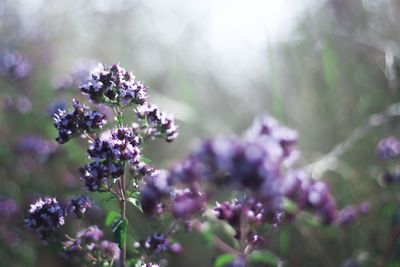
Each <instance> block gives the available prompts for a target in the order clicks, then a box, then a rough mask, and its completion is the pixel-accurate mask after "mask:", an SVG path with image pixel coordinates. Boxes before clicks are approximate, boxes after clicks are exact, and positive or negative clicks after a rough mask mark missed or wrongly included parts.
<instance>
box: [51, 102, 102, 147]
mask: <svg viewBox="0 0 400 267" xmlns="http://www.w3.org/2000/svg"><path fill="white" fill-rule="evenodd" d="M73 107H74V111H72V112H70V113H67V112H66V111H65V110H59V112H58V113H57V114H55V115H54V126H55V127H56V129H57V130H58V137H57V138H56V140H57V142H59V143H60V144H63V143H66V142H67V141H69V140H70V139H71V138H73V137H75V136H77V135H78V134H81V133H85V132H91V131H93V130H95V129H101V128H102V127H103V126H104V125H105V124H106V122H107V121H106V118H105V116H104V115H103V114H101V113H100V112H97V111H89V108H88V107H86V106H85V105H81V104H80V103H79V101H78V100H76V99H74V100H73Z"/></svg>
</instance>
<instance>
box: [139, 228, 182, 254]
mask: <svg viewBox="0 0 400 267" xmlns="http://www.w3.org/2000/svg"><path fill="white" fill-rule="evenodd" d="M134 247H135V248H142V249H143V250H144V251H145V252H146V253H147V254H148V255H154V254H160V253H162V252H166V251H168V252H172V253H174V254H177V253H180V252H181V251H182V246H181V245H180V244H179V243H173V242H172V241H170V240H169V239H168V238H167V236H165V235H164V234H160V233H157V234H153V235H150V236H149V237H147V238H146V239H145V240H140V241H139V242H135V244H134Z"/></svg>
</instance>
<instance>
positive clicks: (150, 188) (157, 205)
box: [140, 171, 172, 215]
mask: <svg viewBox="0 0 400 267" xmlns="http://www.w3.org/2000/svg"><path fill="white" fill-rule="evenodd" d="M144 181H145V183H146V185H145V186H143V187H142V188H141V194H140V195H141V207H142V210H143V212H144V213H146V214H148V215H154V214H161V213H162V212H163V210H164V204H163V203H162V199H163V198H165V197H167V196H168V195H169V194H170V192H171V185H172V179H171V177H170V176H169V173H168V172H167V171H154V172H152V173H150V174H149V175H146V176H145V177H144Z"/></svg>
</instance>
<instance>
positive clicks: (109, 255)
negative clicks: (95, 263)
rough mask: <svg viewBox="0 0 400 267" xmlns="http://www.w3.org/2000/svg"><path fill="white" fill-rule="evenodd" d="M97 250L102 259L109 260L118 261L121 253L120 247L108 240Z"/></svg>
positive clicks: (102, 242)
mask: <svg viewBox="0 0 400 267" xmlns="http://www.w3.org/2000/svg"><path fill="white" fill-rule="evenodd" d="M97 248H98V250H99V252H100V254H101V257H102V258H103V259H107V260H113V259H118V258H119V256H120V253H121V251H120V249H119V247H118V245H117V244H115V243H114V242H111V241H108V240H103V241H101V242H100V244H99V245H98V246H97Z"/></svg>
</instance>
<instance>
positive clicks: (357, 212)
mask: <svg viewBox="0 0 400 267" xmlns="http://www.w3.org/2000/svg"><path fill="white" fill-rule="evenodd" d="M368 212H369V203H367V202H364V203H361V204H360V205H350V206H347V207H345V208H344V209H342V210H341V211H339V214H338V218H337V221H338V223H339V224H341V225H348V224H352V223H353V222H354V221H355V220H356V219H357V218H358V217H360V216H362V215H365V214H367V213H368Z"/></svg>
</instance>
